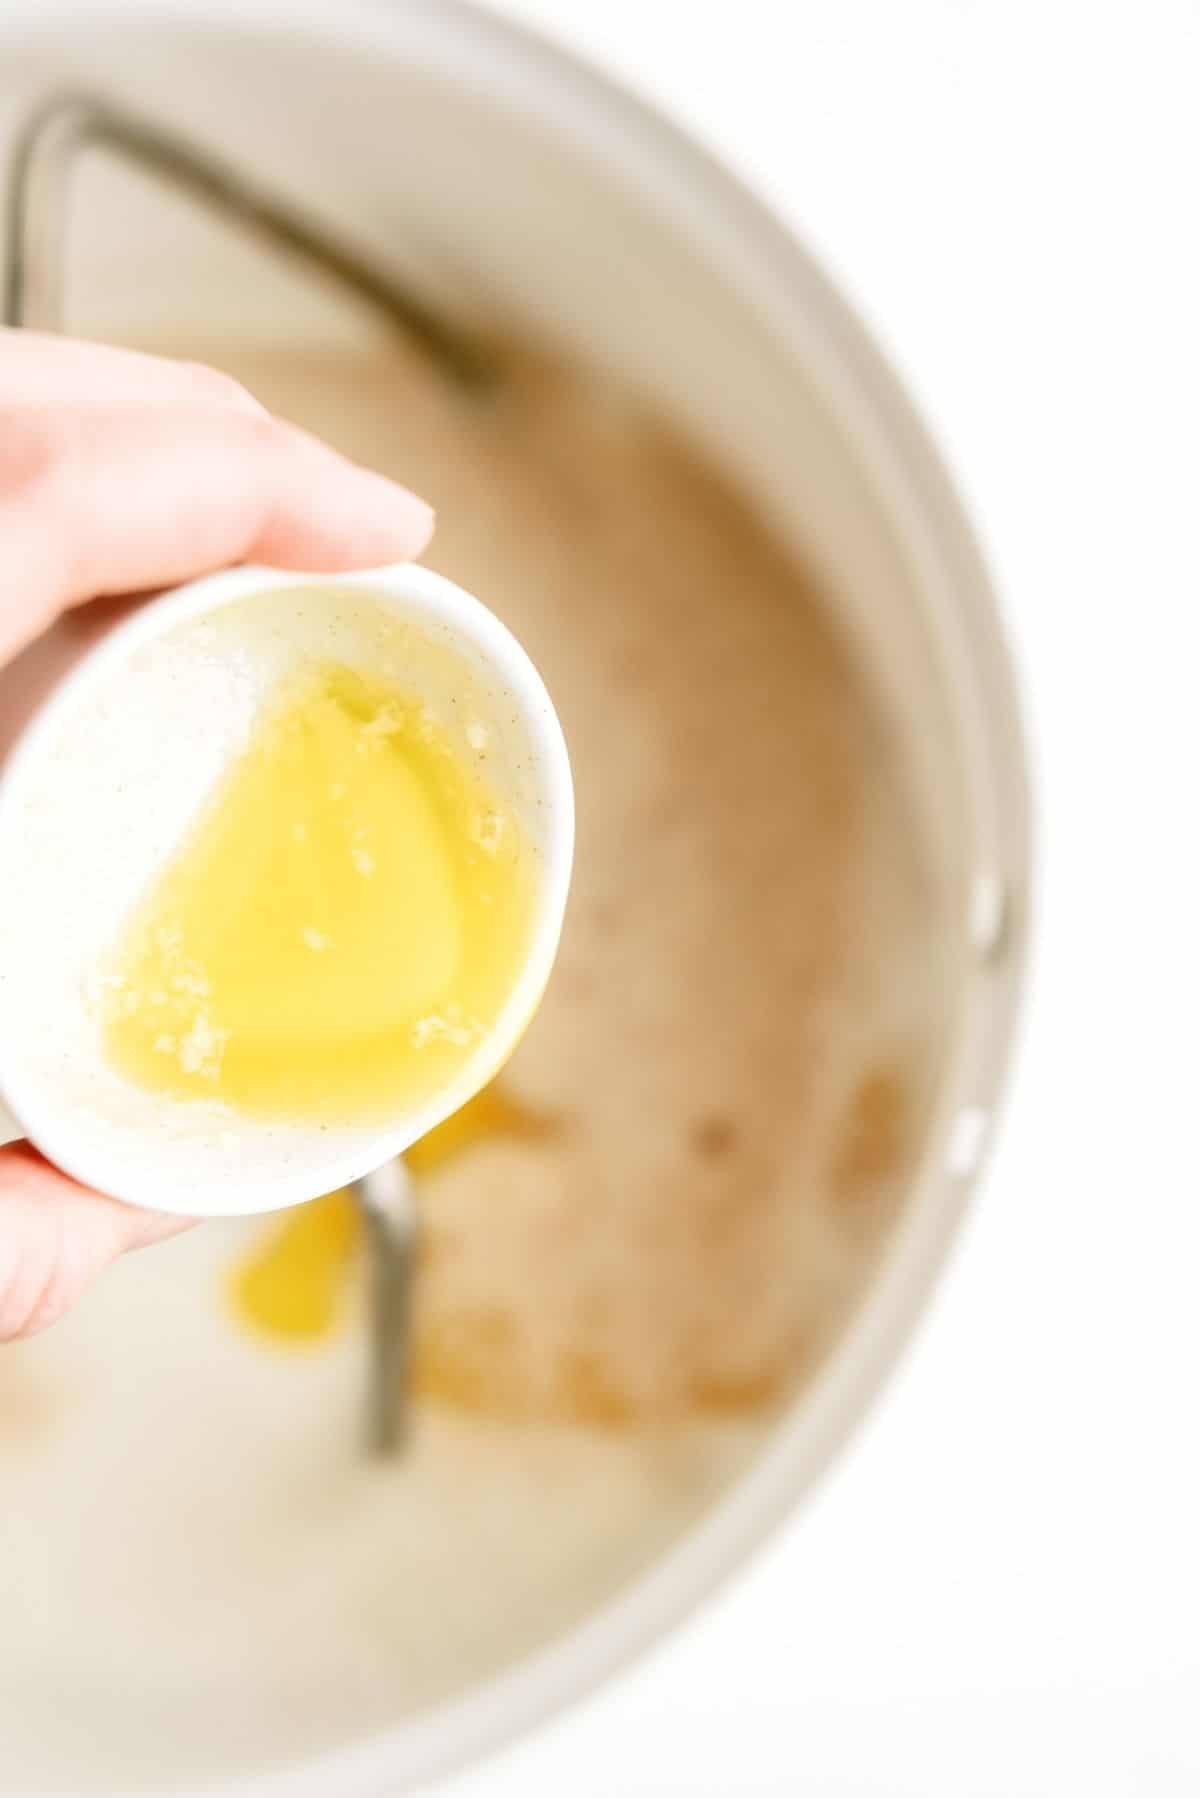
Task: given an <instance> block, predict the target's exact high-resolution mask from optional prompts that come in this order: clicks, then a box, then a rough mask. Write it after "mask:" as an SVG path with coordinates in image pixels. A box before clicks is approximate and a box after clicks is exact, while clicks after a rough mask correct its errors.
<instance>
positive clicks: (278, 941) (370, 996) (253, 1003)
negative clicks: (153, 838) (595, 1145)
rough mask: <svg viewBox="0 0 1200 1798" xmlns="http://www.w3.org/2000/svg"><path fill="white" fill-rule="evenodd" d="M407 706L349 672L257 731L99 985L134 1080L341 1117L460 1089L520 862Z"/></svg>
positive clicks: (502, 984)
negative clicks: (452, 1084) (451, 1086)
mask: <svg viewBox="0 0 1200 1798" xmlns="http://www.w3.org/2000/svg"><path fill="white" fill-rule="evenodd" d="M477 759H478V758H472V757H470V756H468V754H466V753H465V752H464V753H460V752H459V751H458V750H457V749H456V747H455V745H454V743H453V742H452V741H451V738H450V736H449V734H448V733H447V732H446V731H445V730H444V729H443V728H442V727H441V726H440V725H439V724H437V723H436V722H435V721H434V720H433V719H432V717H431V716H430V715H429V713H428V712H427V711H426V709H425V708H424V707H422V706H421V705H420V704H419V702H416V701H413V700H411V699H408V698H406V697H405V696H404V695H403V694H401V693H398V692H397V691H395V690H393V689H392V688H391V687H390V686H389V685H387V684H386V683H383V682H379V681H376V680H373V679H369V678H367V677H364V676H363V675H360V674H358V673H356V672H354V671H353V670H351V669H349V668H346V667H342V666H340V665H330V666H325V667H321V668H317V669H311V670H309V671H308V672H307V674H306V675H305V676H304V677H302V678H301V679H300V680H299V681H297V682H291V683H289V684H288V685H287V686H286V687H285V688H284V689H282V690H281V691H280V692H279V693H278V694H277V695H276V696H275V699H274V701H273V703H271V704H269V705H268V706H267V707H266V708H265V709H264V711H263V713H262V715H261V716H260V718H259V719H258V721H257V723H256V725H255V727H254V730H253V733H252V737H251V741H250V743H249V745H248V747H247V749H246V750H245V752H244V754H243V755H242V756H241V758H240V759H239V761H238V762H237V763H236V764H235V766H234V767H233V768H232V769H231V771H230V772H229V774H228V775H227V777H226V779H225V780H224V782H223V783H222V785H221V787H220V789H219V791H218V792H217V794H216V795H215V797H214V799H213V801H212V802H211V803H210V805H209V806H208V807H207V808H206V810H205V812H204V814H203V815H202V817H201V819H200V820H199V822H198V824H197V825H196V826H195V827H194V829H193V831H192V833H191V835H190V837H189V838H188V840H187V841H186V842H185V844H184V846H183V848H182V850H181V851H180V853H179V854H178V855H177V856H176V857H175V859H174V860H173V861H172V863H171V864H170V865H169V866H168V868H167V869H166V870H165V872H164V873H163V875H162V876H161V878H160V879H159V880H158V882H157V884H156V885H155V886H154V888H153V890H152V891H151V892H150V894H149V895H148V897H147V899H146V900H145V901H144V903H143V904H142V905H141V906H140V907H139V908H138V910H137V912H136V914H135V916H134V917H133V918H132V919H131V921H130V923H129V925H128V927H127V929H126V932H125V935H124V938H123V940H122V941H121V942H120V944H119V945H118V949H117V953H116V955H115V957H114V959H113V961H112V964H111V967H110V969H109V970H108V971H106V972H105V974H104V976H103V978H102V981H101V983H100V985H101V991H102V1000H101V1004H102V1012H103V1016H102V1027H103V1031H104V1037H105V1043H106V1048H107V1052H108V1055H109V1057H110V1059H111V1061H112V1063H113V1064H114V1066H116V1067H117V1069H118V1070H119V1071H120V1072H121V1073H123V1074H124V1075H125V1076H126V1077H127V1078H128V1079H130V1080H132V1081H134V1082H135V1083H136V1084H137V1085H139V1086H141V1087H143V1088H146V1089H148V1090H150V1091H154V1092H162V1093H169V1094H171V1095H173V1096H176V1097H180V1098H187V1097H197V1098H209V1099H216V1100H219V1101H221V1102H223V1103H224V1104H226V1105H228V1106H230V1107H232V1108H233V1109H234V1110H236V1111H240V1112H242V1113H245V1114H249V1115H258V1116H264V1117H297V1118H305V1119H320V1120H322V1121H325V1120H328V1121H330V1122H353V1121H358V1120H365V1119H369V1118H371V1117H373V1116H376V1115H383V1114H385V1113H390V1114H394V1113H396V1112H400V1111H403V1110H407V1109H409V1108H410V1107H412V1106H415V1105H418V1104H421V1103H423V1102H424V1101H426V1100H427V1099H428V1098H430V1097H431V1096H432V1095H433V1094H434V1093H435V1092H437V1091H438V1090H439V1089H440V1088H442V1087H443V1086H445V1085H446V1084H447V1083H448V1082H449V1081H451V1080H452V1079H453V1078H454V1077H455V1076H456V1074H457V1073H458V1072H459V1071H460V1069H461V1067H462V1066H463V1064H464V1063H465V1062H466V1060H467V1059H468V1058H469V1057H470V1056H471V1055H472V1054H473V1053H474V1051H475V1049H476V1048H477V1046H478V1044H479V1042H480V1040H481V1039H482V1038H483V1037H484V1036H486V1034H487V1032H488V1031H489V1030H490V1029H491V1028H492V1027H493V1025H494V1024H495V1021H496V1018H497V1016H498V1014H499V1011H500V1009H501V1007H502V1005H503V1003H504V1001H505V1000H506V998H507V997H508V995H509V993H510V991H511V989H512V985H513V983H514V980H515V979H516V977H517V974H518V973H519V970H520V967H521V964H522V961H523V958H524V953H525V948H526V942H527V937H528V932H529V927H530V921H531V910H532V904H531V896H532V879H531V869H530V860H531V856H532V850H531V848H530V846H529V845H528V844H527V843H526V842H525V841H524V839H523V835H522V832H521V829H520V827H519V825H518V822H517V820H516V818H515V817H514V815H513V814H512V813H511V811H510V810H508V809H507V808H506V807H505V806H504V805H502V804H501V803H500V802H499V801H498V800H497V798H496V797H495V795H494V794H493V793H492V792H491V791H490V789H489V788H488V786H487V784H486V782H485V781H484V779H483V778H482V777H481V775H480V774H479V772H478V771H477V767H476V765H475V762H476V760H477Z"/></svg>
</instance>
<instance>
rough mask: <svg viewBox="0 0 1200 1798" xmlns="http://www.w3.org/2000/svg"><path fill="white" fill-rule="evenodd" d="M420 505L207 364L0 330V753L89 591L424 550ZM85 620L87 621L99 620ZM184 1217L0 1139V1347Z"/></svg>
mask: <svg viewBox="0 0 1200 1798" xmlns="http://www.w3.org/2000/svg"><path fill="white" fill-rule="evenodd" d="M432 531H433V514H432V512H431V511H430V509H429V508H428V506H426V505H425V504H424V502H423V501H421V500H419V499H417V498H416V497H415V496H414V495H413V494H411V493H407V492H406V491H405V490H404V489H403V488H400V487H397V486H395V485H394V484H393V483H392V482H390V481H387V480H385V479H384V478H383V476H381V475H377V474H374V473H372V472H370V471H369V470H366V469H362V468H358V467H356V466H355V465H354V464H352V463H350V462H347V461H346V460H344V458H342V457H341V456H339V455H337V454H336V453H335V452H334V451H333V450H331V449H329V448H327V447H325V446H324V445H322V444H320V443H318V442H317V441H316V440H315V439H314V438H312V437H309V436H307V435H306V434H305V433H304V432H302V431H300V430H298V429H296V428H295V427H294V426H292V425H289V424H286V423H284V422H283V421H282V420H280V419H277V418H272V417H271V416H270V415H269V414H268V413H267V412H266V411H265V409H264V408H263V407H262V406H260V405H259V404H258V402H257V400H255V399H253V398H252V397H251V395H250V394H249V393H247V392H246V391H245V389H244V388H242V387H240V386H239V385H238V384H237V383H236V382H235V381H232V380H231V379H229V378H228V377H227V376H225V375H222V374H220V373H218V372H217V371H216V370H214V369H210V368H204V367H201V366H199V365H197V364H193V363H185V362H173V361H169V360H166V359H163V358H159V357H154V356H142V355H137V354H135V353H134V352H132V351H127V350H114V349H108V348H105V347H102V346H100V345H96V344H87V343H78V342H73V341H72V340H70V339H67V338H55V337H43V336H36V335H34V334H33V333H30V332H23V331H21V332H18V331H4V330H0V754H2V753H3V750H4V748H5V747H6V745H7V743H8V742H9V741H11V739H12V737H13V736H14V735H15V734H16V731H17V729H18V728H19V726H20V724H21V723H22V722H23V721H24V717H25V715H26V714H27V712H28V711H29V710H30V709H31V707H32V705H33V704H34V703H36V698H37V695H38V692H39V690H40V688H41V687H42V686H44V685H45V684H46V683H47V679H48V671H49V670H51V669H52V667H53V663H54V660H55V650H56V647H58V648H61V647H62V643H61V642H59V641H58V640H59V639H65V638H67V637H71V638H73V640H74V641H75V642H78V638H79V635H80V632H81V630H82V631H83V632H84V633H85V634H86V631H87V622H86V619H87V615H86V614H81V613H77V612H76V611H75V610H74V608H76V607H79V606H81V605H82V604H83V603H84V602H85V601H92V600H97V599H110V600H117V601H120V600H127V599H131V598H132V597H133V596H136V595H145V594H147V593H149V592H152V591H153V590H154V589H155V588H159V587H165V586H170V585H172V584H174V583H175V582H177V581H183V580H189V579H191V578H193V577H194V576H197V575H201V574H207V573H209V572H210V571H212V570H214V569H217V568H223V567H226V566H228V565H230V564H233V563H237V562H264V563H269V564H270V565H272V566H274V567H278V568H298V569H305V570H310V571H312V572H314V573H318V572H334V571H338V570H342V569H352V568H369V567H374V566H378V565H380V564H383V563H386V562H400V561H405V560H407V559H408V558H410V557H413V556H417V555H420V553H421V551H422V550H423V549H424V547H425V545H426V544H427V542H428V541H429V538H430V535H431V534H432ZM99 615H100V614H99V612H96V613H93V617H97V616H99ZM186 1228H187V1220H185V1219H180V1218H174V1217H165V1216H160V1215H159V1214H157V1213H154V1212H147V1211H139V1210H137V1209H135V1208H134V1207H133V1206H130V1205H125V1204H122V1203H120V1202H119V1201H118V1200H116V1199H110V1198H106V1197H104V1196H103V1195H102V1194H100V1193H96V1192H91V1191H89V1190H88V1189H87V1188H86V1187H83V1186H80V1185H78V1184H77V1183H76V1182H75V1181H73V1180H70V1179H68V1177H67V1176H66V1175H65V1174H63V1173H60V1172H59V1171H58V1170H57V1169H56V1168H53V1167H51V1166H50V1164H49V1163H48V1162H46V1161H44V1160H43V1159H42V1158H41V1156H39V1155H38V1154H37V1153H36V1152H35V1151H34V1150H33V1149H32V1148H30V1147H29V1145H28V1144H24V1143H21V1144H16V1145H13V1146H12V1147H9V1148H6V1149H0V1342H4V1341H11V1340H13V1339H15V1338H17V1337H22V1336H29V1335H32V1334H34V1332H36V1331H37V1330H41V1329H44V1328H45V1327H46V1326H47V1325H48V1324H51V1323H53V1322H55V1321H56V1320H57V1319H58V1318H59V1317H61V1316H62V1315H63V1313H64V1312H65V1311H67V1310H68V1309H69V1308H70V1307H71V1306H72V1305H73V1304H74V1303H75V1301H76V1300H77V1299H78V1298H79V1297H80V1296H81V1294H82V1293H83V1292H84V1291H85V1290H86V1289H87V1287H88V1286H90V1285H91V1283H92V1281H93V1280H94V1279H95V1278H96V1276H97V1275H98V1274H99V1273H101V1272H102V1271H103V1269H104V1268H105V1267H107V1266H108V1265H109V1263H110V1262H112V1261H114V1260H115V1259H116V1258H117V1257H118V1256H119V1255H122V1254H124V1253H125V1252H126V1251H127V1250H129V1249H137V1248H143V1247H145V1246H146V1245H147V1244H149V1243H152V1242H159V1241H161V1240H163V1239H164V1238H165V1237H168V1236H173V1235H175V1234H177V1233H178V1232H179V1231H180V1230H182V1229H186Z"/></svg>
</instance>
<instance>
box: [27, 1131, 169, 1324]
mask: <svg viewBox="0 0 1200 1798" xmlns="http://www.w3.org/2000/svg"><path fill="white" fill-rule="evenodd" d="M189 1224H190V1220H189V1219H187V1218H178V1217H164V1216H161V1215H159V1214H158V1213H156V1212H149V1211H138V1210H135V1209H134V1207H133V1206H131V1205H122V1204H121V1203H120V1202H119V1201H118V1200H116V1199H109V1198H105V1197H104V1196H103V1195H102V1194H100V1193H96V1192H90V1191H89V1190H88V1189H87V1188H86V1187H83V1186H77V1185H76V1184H75V1182H74V1181H73V1180H69V1179H68V1178H67V1177H66V1175H65V1174H60V1173H58V1172H57V1171H56V1170H55V1169H54V1168H52V1167H50V1166H49V1164H48V1163H47V1162H45V1161H43V1160H42V1158H41V1157H40V1156H39V1155H38V1154H36V1153H35V1151H34V1150H33V1149H31V1148H29V1146H28V1145H27V1144H24V1143H20V1144H16V1145H14V1146H12V1147H10V1148H7V1149H0V1343H3V1342H14V1341H17V1340H18V1339H20V1338H22V1337H25V1336H33V1335H36V1334H37V1332H38V1331H39V1330H44V1329H46V1328H47V1327H48V1326H49V1325H50V1324H53V1323H57V1322H58V1320H59V1318H61V1317H62V1316H63V1315H64V1314H65V1313H66V1312H67V1311H69V1310H70V1309H71V1307H72V1306H73V1305H74V1304H75V1303H76V1302H77V1301H78V1300H79V1299H80V1298H82V1296H83V1294H84V1293H85V1292H86V1291H87V1289H88V1287H89V1286H90V1285H91V1284H92V1282H93V1281H94V1280H95V1279H96V1278H97V1276H98V1275H99V1274H101V1273H103V1271H104V1269H105V1268H106V1267H109V1266H110V1265H111V1264H112V1262H114V1261H115V1260H116V1259H117V1257H118V1256H119V1255H123V1254H125V1253H127V1252H128V1251H129V1250H130V1249H137V1248H144V1247H146V1246H147V1245H148V1244H150V1243H152V1242H161V1241H163V1240H165V1238H167V1237H168V1236H177V1235H178V1234H179V1232H180V1231H181V1230H186V1229H187V1228H189Z"/></svg>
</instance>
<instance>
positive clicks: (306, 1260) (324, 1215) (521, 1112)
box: [229, 1085, 558, 1342]
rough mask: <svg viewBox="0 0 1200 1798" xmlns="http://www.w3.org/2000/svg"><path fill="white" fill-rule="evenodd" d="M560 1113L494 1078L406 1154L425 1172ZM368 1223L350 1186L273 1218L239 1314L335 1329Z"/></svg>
mask: <svg viewBox="0 0 1200 1798" xmlns="http://www.w3.org/2000/svg"><path fill="white" fill-rule="evenodd" d="M557 1130H558V1123H557V1120H556V1119H554V1118H551V1117H548V1116H546V1115H545V1114H543V1113H541V1112H537V1111H534V1110H533V1109H532V1108H531V1107H529V1106H527V1105H522V1104H521V1103H520V1101H519V1100H517V1099H515V1098H513V1097H512V1096H511V1095H510V1094H508V1093H506V1092H505V1091H504V1090H503V1088H502V1087H500V1086H498V1085H492V1086H488V1087H485V1088H484V1090H483V1091H482V1092H480V1093H477V1094H476V1096H475V1097H474V1098H473V1099H472V1100H470V1101H469V1103H468V1104H466V1105H464V1106H463V1107H462V1109H461V1110H460V1111H457V1112H455V1114H454V1116H453V1117H451V1118H448V1119H447V1120H446V1122H445V1123H444V1124H440V1125H439V1126H438V1128H437V1129H436V1130H431V1131H430V1133H429V1135H428V1136H426V1137H425V1138H423V1140H422V1141H421V1142H419V1143H417V1144H415V1145H414V1147H413V1148H411V1149H410V1150H409V1152H408V1154H407V1155H406V1156H405V1158H404V1159H405V1161H406V1163H407V1164H408V1166H409V1167H410V1168H412V1169H413V1171H414V1173H417V1174H419V1175H425V1174H429V1173H432V1172H435V1171H436V1170H437V1169H438V1168H440V1167H443V1166H445V1165H448V1164H452V1163H453V1162H455V1161H456V1160H458V1158H459V1157H460V1156H461V1155H463V1154H465V1153H467V1152H468V1151H469V1150H471V1149H472V1148H474V1147H475V1146H477V1145H478V1144H480V1143H484V1142H488V1141H491V1140H494V1139H505V1138H506V1139H508V1140H509V1141H518V1142H543V1141H546V1140H548V1139H549V1138H552V1137H553V1136H554V1135H555V1134H556V1133H557ZM360 1233H361V1227H360V1222H359V1217H358V1211H357V1208H356V1206H355V1203H354V1200H353V1198H352V1196H351V1195H350V1193H348V1192H331V1193H329V1194H327V1196H326V1197H325V1198H323V1199H315V1200H314V1201H313V1202H312V1203H311V1204H309V1205H301V1206H299V1207H298V1208H297V1209H296V1210H295V1211H291V1212H289V1213H288V1214H287V1215H286V1216H285V1217H283V1218H281V1219H272V1220H271V1221H270V1223H269V1224H268V1226H267V1228H266V1230H265V1231H264V1232H263V1233H262V1235H260V1236H259V1237H258V1238H257V1239H256V1240H255V1242H254V1243H253V1244H252V1245H251V1247H250V1249H249V1251H248V1252H247V1254H246V1255H245V1256H244V1258H243V1259H241V1260H239V1261H238V1262H237V1263H236V1264H235V1265H234V1267H233V1269H232V1271H231V1273H230V1276H229V1302H230V1305H231V1307H232V1310H233V1313H234V1315H235V1317H237V1319H238V1320H239V1322H241V1323H243V1324H245V1325H247V1326H248V1327H249V1328H250V1329H251V1330H252V1331H254V1333H255V1334H256V1335H260V1336H268V1337H273V1338H275V1339H276V1340H277V1341H280V1342H300V1341H309V1342H311V1341H317V1340H320V1339H321V1338H323V1337H325V1336H327V1335H329V1334H330V1333H331V1332H332V1331H334V1330H335V1329H336V1327H337V1325H338V1323H339V1321H340V1320H341V1317H342V1315H343V1312H344V1310H345V1308H346V1301H347V1297H348V1294H349V1289H350V1264H351V1262H352V1259H353V1255H354V1250H355V1248H356V1246H357V1243H358V1240H359V1236H360Z"/></svg>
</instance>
